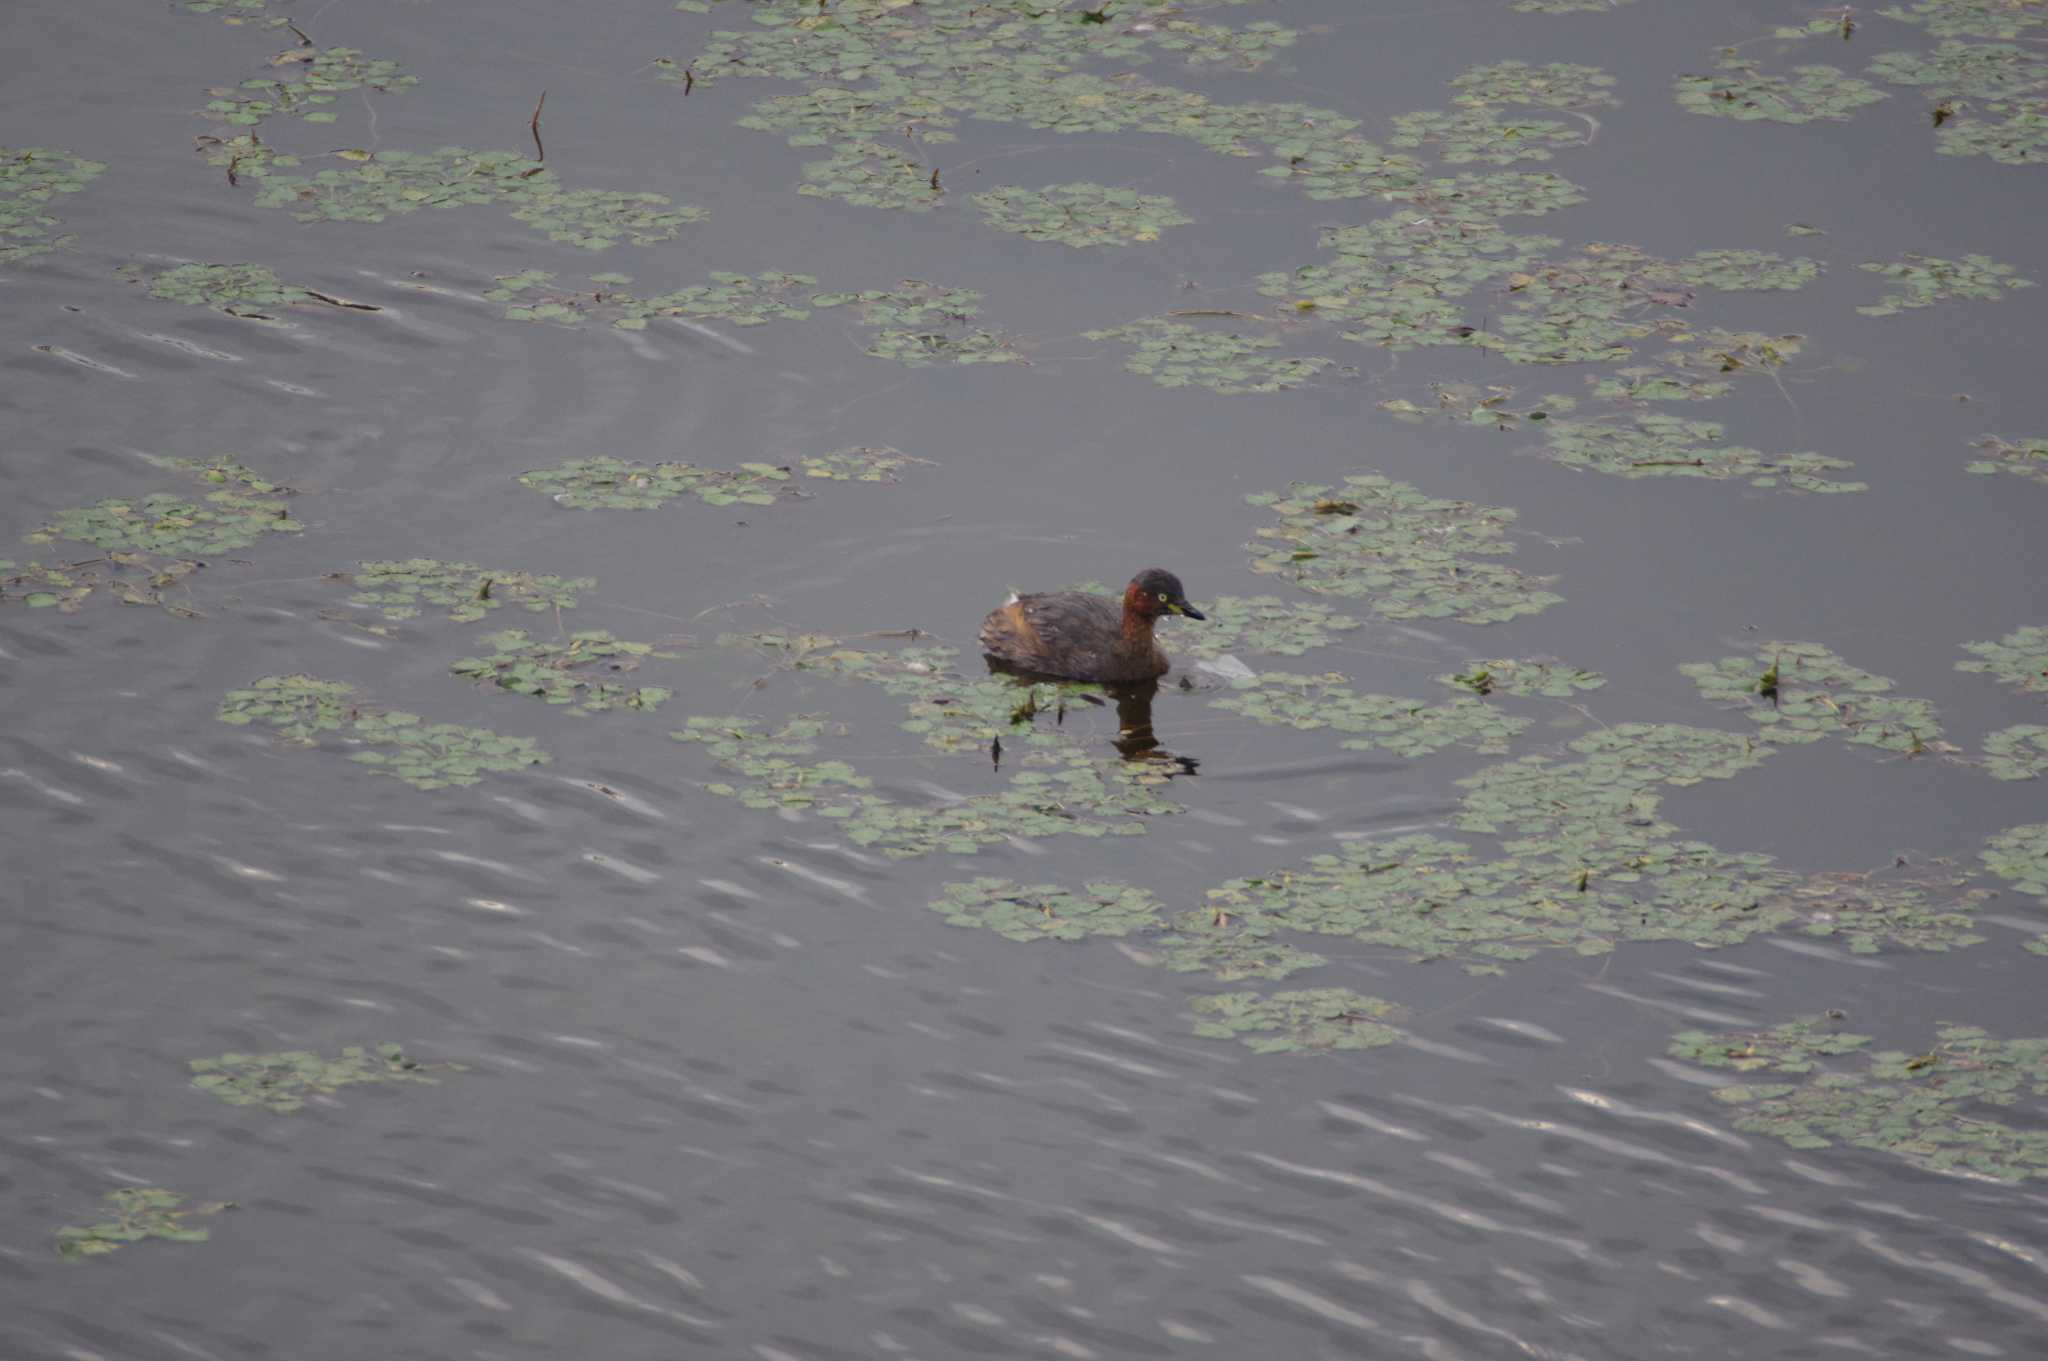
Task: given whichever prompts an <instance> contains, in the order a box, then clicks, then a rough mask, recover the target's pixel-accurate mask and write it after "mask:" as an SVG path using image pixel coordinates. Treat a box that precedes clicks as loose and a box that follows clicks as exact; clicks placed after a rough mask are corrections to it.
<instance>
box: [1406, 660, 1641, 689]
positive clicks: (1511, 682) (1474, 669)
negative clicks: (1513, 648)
mask: <svg viewBox="0 0 2048 1361" xmlns="http://www.w3.org/2000/svg"><path fill="white" fill-rule="evenodd" d="M1436 679H1437V681H1438V683H1439V684H1443V685H1449V686H1453V687H1455V688H1457V689H1461V690H1470V691H1471V692H1472V693H1473V694H1475V695H1479V696H1482V697H1484V696H1488V695H1523V696H1537V695H1540V696H1542V697H1544V698H1546V699H1570V698H1572V697H1573V696H1574V695H1576V694H1578V693H1580V692H1581V691H1584V690H1598V689H1599V688H1600V687H1601V686H1603V685H1605V684H1607V677H1605V676H1603V675H1601V674H1600V673H1599V672H1598V671H1582V670H1580V669H1579V668H1578V667H1574V666H1566V665H1564V664H1563V663H1562V662H1533V661H1514V660H1511V659H1506V658H1500V659H1495V660H1493V661H1484V662H1468V663H1466V665H1465V669H1464V670H1463V671H1460V672H1456V673H1453V674H1451V675H1445V676H1438V677H1437V678H1436Z"/></svg>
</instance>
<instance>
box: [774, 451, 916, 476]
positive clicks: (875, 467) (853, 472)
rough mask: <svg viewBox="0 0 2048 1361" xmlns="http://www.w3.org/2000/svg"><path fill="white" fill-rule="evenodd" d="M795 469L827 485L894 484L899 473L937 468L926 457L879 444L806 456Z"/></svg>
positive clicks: (798, 462)
mask: <svg viewBox="0 0 2048 1361" xmlns="http://www.w3.org/2000/svg"><path fill="white" fill-rule="evenodd" d="M797 466H798V467H799V468H801V469H802V470H803V474H804V476H805V477H819V478H824V479H825V480H826V481H829V482H897V481H900V480H901V479H900V478H899V477H898V476H897V474H898V473H901V472H904V471H906V470H908V469H911V468H930V467H934V466H936V465H935V464H933V462H932V461H931V460H930V459H928V458H912V457H911V456H910V455H909V454H906V453H904V452H903V451H902V450H901V449H892V448H891V447H889V446H888V445H886V444H882V445H872V446H870V445H857V446H855V447H853V448H850V449H835V450H833V451H832V452H831V453H829V454H806V455H805V456H804V457H803V458H801V459H799V460H797Z"/></svg>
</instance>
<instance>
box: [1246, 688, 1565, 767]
mask: <svg viewBox="0 0 2048 1361" xmlns="http://www.w3.org/2000/svg"><path fill="white" fill-rule="evenodd" d="M1216 707H1217V708H1219V709H1228V710H1230V711H1231V712H1232V713H1239V714H1243V715H1244V716H1245V717H1246V718H1249V719H1252V720H1254V721H1256V722H1259V723H1266V724H1271V725H1273V726H1276V727H1286V728H1294V729H1296V730H1298V731H1313V730H1316V729H1320V728H1331V729H1334V730H1335V731H1337V732H1339V733H1348V734H1351V735H1350V736H1348V737H1346V738H1345V739H1344V740H1343V741H1342V742H1341V743H1339V745H1340V746H1342V747H1343V748H1344V749H1345V750H1347V751H1371V750H1374V749H1378V750H1382V751H1390V752H1392V753H1394V754H1395V755H1396V756H1406V757H1409V758H1411V759H1412V758H1414V757H1418V756H1427V755H1430V754H1431V753H1433V752H1438V751H1442V750H1443V749H1445V748H1446V747H1452V746H1458V747H1465V748H1468V749H1470V750H1472V751H1477V752H1485V753H1493V754H1499V753H1502V752H1505V751H1506V750H1507V749H1508V742H1509V740H1510V739H1512V738H1513V737H1514V735H1515V734H1516V733H1518V732H1520V731H1522V729H1524V728H1526V727H1528V726H1529V720H1528V719H1526V718H1517V717H1514V716H1512V715H1509V714H1504V713H1502V712H1500V711H1499V710H1498V709H1495V708H1494V707H1492V706H1491V705H1488V704H1482V703H1480V702H1479V701H1478V700H1476V699H1453V700H1449V701H1447V702H1445V703H1442V704H1431V703H1429V702H1428V701H1427V700H1420V699H1400V698H1397V697H1396V696H1393V695H1361V694H1355V693H1353V692H1352V690H1351V688H1350V687H1349V686H1348V685H1347V684H1346V683H1345V678H1344V677H1342V676H1339V675H1336V674H1334V673H1333V674H1326V675H1320V676H1304V675H1295V674H1291V673H1285V672H1267V673H1265V674H1264V675H1261V676H1260V677H1259V678H1258V682H1257V684H1255V685H1249V686H1245V687H1241V688H1239V689H1237V690H1234V691H1232V692H1231V693H1230V694H1228V695H1225V696H1223V697H1222V698H1220V699H1218V700H1217V701H1216Z"/></svg>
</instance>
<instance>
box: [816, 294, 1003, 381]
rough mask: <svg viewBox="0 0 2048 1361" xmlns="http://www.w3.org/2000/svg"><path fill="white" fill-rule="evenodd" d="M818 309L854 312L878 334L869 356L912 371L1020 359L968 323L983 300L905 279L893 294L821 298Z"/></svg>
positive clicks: (999, 337)
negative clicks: (930, 366)
mask: <svg viewBox="0 0 2048 1361" xmlns="http://www.w3.org/2000/svg"><path fill="white" fill-rule="evenodd" d="M811 305H812V306H814V307H854V308H857V309H858V311H859V314H860V318H861V320H862V322H864V323H865V324H866V325H869V326H873V327H875V328H877V329H876V332H875V337H874V339H873V341H872V342H871V343H870V344H869V345H868V347H867V352H868V353H869V354H871V355H874V356H875V357H876V358H878V359H893V360H895V361H897V362H898V363H900V364H908V365H910V366H911V367H912V368H923V367H926V366H929V365H932V364H1006V363H1012V362H1015V361H1016V360H1019V359H1022V358H1023V356H1022V355H1021V354H1019V353H1018V352H1017V350H1016V349H1015V342H1014V341H1013V340H1012V339H1011V338H1010V337H1009V336H1006V335H1004V334H1003V333H1001V332H998V331H989V330H984V329H982V328H980V327H977V326H970V325H969V324H968V323H969V322H970V321H971V319H972V318H974V317H976V316H979V315H980V314H981V294H979V293H977V292H975V291H974V290H973V289H971V288H948V287H945V286H943V285H940V284H932V283H926V282H925V281H923V280H922V279H906V280H904V281H903V282H902V283H900V284H898V285H897V286H896V287H895V288H893V289H872V290H867V291H864V292H858V293H819V294H816V295H814V296H813V297H812V298H811Z"/></svg>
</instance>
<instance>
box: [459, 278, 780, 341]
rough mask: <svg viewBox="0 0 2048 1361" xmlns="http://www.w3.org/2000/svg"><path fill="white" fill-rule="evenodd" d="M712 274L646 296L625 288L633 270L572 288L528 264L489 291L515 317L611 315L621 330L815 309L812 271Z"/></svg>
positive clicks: (562, 319)
mask: <svg viewBox="0 0 2048 1361" xmlns="http://www.w3.org/2000/svg"><path fill="white" fill-rule="evenodd" d="M709 277H710V280H711V282H709V283H707V284H696V285H692V286H691V287H689V288H679V289H676V290H675V291H674V292H671V293H659V294H656V295H654V296H652V297H646V298H643V297H640V296H638V295H636V294H634V293H632V292H630V291H628V289H627V288H626V285H627V284H630V283H631V282H632V279H631V277H630V276H628V275H624V274H593V275H591V276H590V282H591V284H592V285H593V287H591V288H587V289H575V290H569V289H564V288H562V287H560V286H558V285H557V284H556V283H555V281H554V279H555V276H554V275H553V274H552V273H550V272H549V271H547V270H544V269H529V270H525V271H523V272H521V273H518V274H506V275H500V276H499V278H498V281H497V282H498V286H497V287H496V288H493V289H491V290H490V291H489V292H487V293H485V294H484V296H485V297H486V298H489V299H490V300H491V301H493V302H502V303H505V304H507V306H506V308H505V315H506V317H507V318H509V319H510V320H512V321H551V322H555V323H557V324H558V325H563V326H575V325H578V324H580V323H581V322H582V321H584V320H585V319H593V320H608V321H610V322H611V324H612V325H614V326H616V327H618V328H619V329H621V330H625V331H644V330H646V329H647V323H648V322H649V321H651V320H653V319H655V318H658V317H683V318H690V319H696V320H705V321H724V322H730V323H731V324H732V325H734V326H761V325H764V324H766V323H767V322H770V321H773V320H776V319H777V318H782V317H787V318H790V319H792V320H797V321H801V320H803V319H804V318H805V317H808V316H809V315H810V310H809V309H808V308H807V307H806V306H804V303H805V300H806V298H805V295H806V293H807V292H808V290H809V289H810V288H811V287H813V286H814V285H816V283H817V282H818V281H817V280H816V279H815V278H813V277H811V276H810V275H808V274H785V273H782V272H781V271H778V270H771V271H769V272H767V273H764V274H756V275H746V274H733V273H730V272H727V271H723V270H712V271H711V273H710V275H709Z"/></svg>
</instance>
